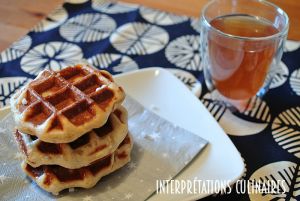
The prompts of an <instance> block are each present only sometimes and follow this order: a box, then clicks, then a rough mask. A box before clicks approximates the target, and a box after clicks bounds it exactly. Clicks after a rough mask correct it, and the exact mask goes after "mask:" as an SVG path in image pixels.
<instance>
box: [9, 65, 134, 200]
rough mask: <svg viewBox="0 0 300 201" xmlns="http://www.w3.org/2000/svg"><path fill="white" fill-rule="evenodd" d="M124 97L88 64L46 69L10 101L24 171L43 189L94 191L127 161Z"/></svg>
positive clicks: (106, 75)
mask: <svg viewBox="0 0 300 201" xmlns="http://www.w3.org/2000/svg"><path fill="white" fill-rule="evenodd" d="M124 98H125V93H124V91H123V89H122V88H121V87H119V86H118V85H117V84H116V83H115V82H114V80H113V78H112V76H111V75H110V74H109V73H108V72H106V71H101V70H96V69H94V68H91V67H89V66H88V65H75V66H71V67H67V68H65V69H63V70H61V71H58V72H55V71H51V70H44V71H43V72H41V73H40V74H39V75H38V76H37V78H36V79H35V80H33V81H32V82H31V83H29V84H28V85H27V86H25V87H24V88H22V89H21V90H20V91H19V92H18V93H17V94H15V95H14V97H13V98H12V99H11V108H12V112H13V115H14V119H15V123H16V132H15V138H16V141H17V143H18V145H19V148H20V150H21V151H22V153H23V155H24V161H23V162H22V169H23V171H24V172H25V173H26V174H27V175H28V176H29V177H30V178H31V179H32V180H34V181H35V182H36V183H37V184H38V185H39V186H40V187H41V188H43V189H44V190H46V191H48V192H51V193H53V194H57V193H58V192H60V191H61V190H63V189H67V188H73V187H82V188H90V187H92V186H94V185H95V184H96V183H97V182H98V181H99V180H100V179H101V178H102V177H103V176H105V175H107V174H109V173H111V172H113V171H115V170H117V169H118V168H120V167H122V166H124V165H125V164H126V163H128V162H129V161H130V152H131V149H132V138H131V137H130V135H129V134H128V125H127V121H128V116H127V111H126V109H125V108H124V107H122V106H121V103H122V102H123V100H124Z"/></svg>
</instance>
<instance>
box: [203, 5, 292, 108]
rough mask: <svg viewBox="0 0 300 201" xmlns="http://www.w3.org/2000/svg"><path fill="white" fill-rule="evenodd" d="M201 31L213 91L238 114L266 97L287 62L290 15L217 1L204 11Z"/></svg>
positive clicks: (206, 71)
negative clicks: (285, 49)
mask: <svg viewBox="0 0 300 201" xmlns="http://www.w3.org/2000/svg"><path fill="white" fill-rule="evenodd" d="M200 26H201V32H200V53H201V58H202V62H203V68H204V78H205V83H206V85H207V87H208V89H209V90H210V91H213V90H216V91H217V92H218V94H219V96H220V97H221V99H222V100H224V101H225V102H226V103H229V105H233V106H234V107H236V108H238V109H243V105H245V104H247V102H249V100H250V99H251V98H252V97H254V96H259V97H261V96H263V95H264V94H265V93H266V92H267V91H268V89H269V86H270V84H271V82H272V78H273V76H274V75H273V74H274V72H275V71H274V68H277V67H278V66H279V62H280V60H281V57H282V53H283V46H284V42H285V40H286V37H287V33H288V27H289V19H288V16H287V14H286V13H285V12H284V11H283V10H282V9H280V8H279V7H277V6H276V5H274V4H272V3H269V2H267V1H263V0H213V1H210V2H209V3H208V4H207V5H206V6H205V7H204V9H203V10H202V14H201V18H200ZM219 100H220V99H219ZM248 109H249V108H248Z"/></svg>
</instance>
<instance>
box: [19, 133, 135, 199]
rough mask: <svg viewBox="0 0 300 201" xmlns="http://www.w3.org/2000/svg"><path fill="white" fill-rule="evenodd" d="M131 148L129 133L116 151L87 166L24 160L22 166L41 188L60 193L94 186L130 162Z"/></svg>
mask: <svg viewBox="0 0 300 201" xmlns="http://www.w3.org/2000/svg"><path fill="white" fill-rule="evenodd" d="M131 149H132V139H131V137H130V135H127V136H126V138H125V139H124V140H123V142H122V143H121V144H120V145H119V147H118V149H117V150H116V151H115V152H114V153H112V154H111V155H108V156H106V157H105V158H102V159H100V160H98V161H96V162H94V163H93V164H91V165H89V166H87V167H82V168H79V169H66V168H63V167H60V166H57V165H43V166H40V167H37V168H34V167H32V166H30V165H29V164H27V163H26V162H23V163H22V168H23V170H24V172H25V173H26V174H27V175H28V176H29V177H30V178H32V179H33V180H34V181H35V182H36V183H37V184H38V185H39V186H40V187H41V188H43V189H44V190H46V191H48V192H51V193H53V194H58V193H59V192H60V191H61V190H63V189H67V188H72V187H82V188H91V187H93V186H94V185H95V184H96V183H97V182H98V181H99V180H100V179H101V178H102V177H103V176H105V175H108V174H109V173H112V172H113V171H115V170H117V169H119V168H120V167H122V166H124V165H125V164H126V163H128V162H129V161H130V151H131Z"/></svg>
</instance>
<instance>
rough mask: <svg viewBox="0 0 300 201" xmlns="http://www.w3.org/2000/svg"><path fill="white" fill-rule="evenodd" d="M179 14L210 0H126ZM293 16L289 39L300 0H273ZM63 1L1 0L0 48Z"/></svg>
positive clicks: (299, 22) (296, 35)
mask: <svg viewBox="0 0 300 201" xmlns="http://www.w3.org/2000/svg"><path fill="white" fill-rule="evenodd" d="M123 1H126V2H131V3H138V4H141V5H145V6H148V7H152V8H157V9H160V10H164V11H169V12H173V13H177V14H183V15H187V16H193V17H198V16H199V14H200V11H201V9H202V7H203V6H204V5H205V4H206V3H207V2H208V0H123ZM270 1H271V2H273V3H275V4H277V5H278V6H280V7H281V8H282V9H284V10H285V11H286V12H287V13H288V15H289V17H290V32H289V39H292V40H300V3H299V0H284V1H283V0H270ZM62 2H63V0H0V29H1V32H0V51H1V50H3V49H5V48H7V47H8V46H9V45H10V44H11V43H13V42H14V41H16V40H18V38H20V37H21V36H23V35H25V34H26V33H27V32H28V31H29V30H30V29H31V28H32V27H33V26H34V25H35V24H37V23H38V22H39V21H40V20H41V19H43V18H44V17H46V16H47V14H48V13H50V12H51V11H52V10H53V9H54V8H56V7H58V6H60V5H61V4H62Z"/></svg>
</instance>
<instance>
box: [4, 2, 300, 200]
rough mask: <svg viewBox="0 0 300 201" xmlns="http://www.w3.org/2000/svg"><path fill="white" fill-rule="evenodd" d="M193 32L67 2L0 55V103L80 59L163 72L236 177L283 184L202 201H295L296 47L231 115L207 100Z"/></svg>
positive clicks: (179, 23)
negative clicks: (233, 163) (197, 103)
mask: <svg viewBox="0 0 300 201" xmlns="http://www.w3.org/2000/svg"><path fill="white" fill-rule="evenodd" d="M198 31H199V25H198V22H197V20H196V19H192V18H188V17H186V16H178V15H174V14H170V13H166V12H163V11H158V10H154V9H150V8H146V7H142V6H138V5H134V4H127V3H121V2H118V3H112V2H110V1H107V0H93V1H86V0H80V1H75V0H68V1H66V3H65V4H64V5H63V6H62V7H60V8H58V9H57V10H55V11H54V12H53V13H51V14H50V15H49V16H48V17H47V18H46V19H44V20H43V21H41V22H40V23H39V24H38V25H37V26H35V27H34V28H33V29H32V30H31V31H30V32H29V33H28V34H27V35H26V36H25V37H23V38H22V39H21V40H19V41H17V42H15V43H14V44H13V45H12V46H11V47H10V48H9V49H7V50H6V51H4V52H2V53H1V54H0V106H5V105H7V104H8V102H9V98H10V96H11V95H12V94H13V93H14V92H15V91H16V90H17V89H19V88H20V87H21V86H23V85H24V84H25V83H27V82H28V81H30V80H31V79H33V78H34V77H35V76H36V75H37V74H38V73H39V72H40V71H41V70H43V69H44V68H49V69H53V70H58V69H60V68H62V67H64V66H67V65H68V64H69V63H70V62H72V61H73V60H77V59H81V58H85V59H87V60H88V61H89V62H90V63H92V64H93V65H94V66H96V67H98V68H101V69H106V70H108V71H110V72H111V73H113V74H117V73H122V72H127V71H131V70H136V69H141V68H147V67H154V66H155V67H163V68H167V69H168V70H170V71H171V72H172V73H174V74H175V75H177V77H178V78H180V79H181V80H182V81H183V82H184V83H185V84H186V85H187V86H188V87H189V88H190V89H191V90H192V91H193V92H194V93H195V95H196V96H198V97H199V100H201V101H202V102H203V103H204V105H205V106H207V108H208V110H209V111H210V112H211V114H212V115H213V116H214V117H215V118H216V120H217V121H218V122H219V124H220V125H221V126H222V128H223V129H224V130H225V132H226V133H227V134H228V135H229V137H230V138H231V140H232V141H233V143H234V144H235V146H236V147H237V149H238V150H239V151H240V153H241V155H242V157H243V158H244V162H245V167H246V172H245V174H244V176H243V179H252V180H254V179H255V180H267V179H274V180H276V179H280V180H285V181H286V182H285V184H284V185H285V186H284V187H285V188H286V189H287V192H286V193H285V194H284V195H277V194H266V195H265V194H264V195H263V194H260V195H257V196H254V195H248V194H244V195H238V194H237V193H236V192H232V193H231V194H229V195H222V196H221V195H219V196H214V197H213V196H211V197H209V198H206V199H207V200H273V199H274V200H277V199H279V198H285V199H286V200H300V43H298V42H292V41H288V42H287V44H286V47H285V52H284V54H283V58H282V62H281V64H280V66H279V68H277V69H276V77H275V79H273V81H272V84H271V89H270V91H269V92H268V93H267V95H266V96H265V97H264V99H263V100H260V99H253V100H252V101H253V102H254V103H256V104H257V105H258V106H259V107H257V109H256V110H254V111H249V110H245V111H244V112H241V113H239V112H232V111H230V110H228V109H226V108H225V107H224V106H222V105H218V103H216V102H214V101H213V100H211V99H210V97H211V96H210V95H209V93H208V92H207V88H206V86H205V84H204V82H203V72H202V66H201V59H200V55H199V34H198ZM224 151H226V150H224ZM228 163H230V161H228ZM0 185H1V183H0Z"/></svg>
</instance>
